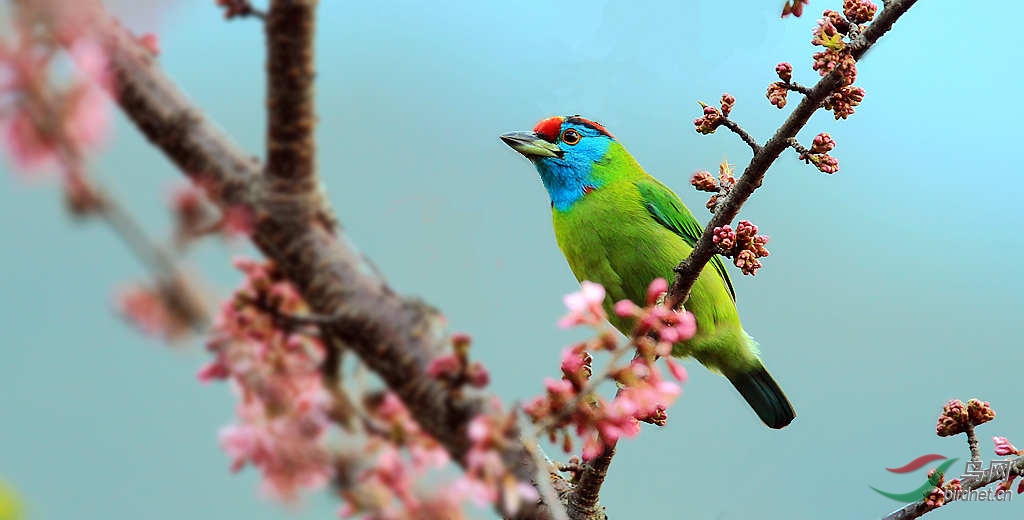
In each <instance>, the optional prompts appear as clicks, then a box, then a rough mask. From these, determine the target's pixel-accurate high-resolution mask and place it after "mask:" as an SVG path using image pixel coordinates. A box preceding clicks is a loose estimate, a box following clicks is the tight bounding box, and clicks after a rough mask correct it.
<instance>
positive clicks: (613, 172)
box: [500, 115, 796, 429]
mask: <svg viewBox="0 0 1024 520" xmlns="http://www.w3.org/2000/svg"><path fill="white" fill-rule="evenodd" d="M500 139H501V140H502V141H504V142H505V144H507V145H508V146H510V147H511V148H512V149H513V150H515V151H517V152H519V153H520V154H522V155H523V156H525V157H526V158H527V159H529V160H530V162H532V163H533V165H534V166H535V167H536V169H537V172H538V173H539V174H540V180H541V182H542V183H543V184H544V187H545V188H546V190H547V193H548V196H549V198H550V200H551V214H552V221H553V224H554V230H555V239H556V242H557V243H558V247H559V249H561V251H562V253H563V255H564V256H565V259H566V261H568V263H569V267H570V269H571V270H572V272H573V274H574V275H575V276H576V279H577V281H579V282H580V283H582V282H584V281H587V280H589V281H591V282H595V283H599V284H601V285H602V286H604V288H605V294H606V296H605V300H604V302H603V306H604V308H605V310H606V311H607V314H608V320H609V321H610V322H611V324H612V325H613V326H614V327H615V328H617V329H618V330H619V331H621V332H622V333H623V334H626V335H627V336H628V335H629V334H630V332H631V331H632V329H633V325H634V323H633V322H632V319H630V318H622V317H620V316H618V315H616V314H615V312H613V307H614V304H615V302H618V301H620V300H624V299H625V300H630V301H632V302H634V303H635V304H637V305H640V306H643V305H645V304H646V300H647V289H648V287H649V285H650V284H651V282H652V281H654V280H655V279H657V278H665V279H667V280H671V279H672V277H673V276H674V272H673V268H674V267H675V266H677V265H678V264H679V262H680V261H682V260H683V259H684V258H686V257H687V256H688V255H689V254H690V252H691V251H692V250H693V247H694V245H695V244H696V243H697V241H698V239H699V238H700V235H701V233H702V231H703V227H702V226H701V225H700V224H699V223H698V222H697V219H696V218H694V216H693V214H692V213H691V212H690V210H689V209H688V208H687V207H686V205H685V204H683V201H682V200H680V198H679V196H678V195H676V193H675V192H673V191H672V190H671V189H669V188H668V187H667V186H665V185H664V184H662V183H661V182H660V181H659V180H658V179H656V178H654V177H652V176H651V175H649V174H648V173H647V172H646V171H645V170H644V169H643V168H642V167H641V166H640V164H639V163H638V162H637V161H636V159H634V158H633V156H632V155H631V154H630V153H629V152H628V151H626V148H625V147H624V146H623V145H622V144H621V143H620V142H619V141H618V140H617V139H616V138H615V137H614V136H613V135H612V134H611V133H610V132H609V131H608V130H607V129H606V128H605V127H604V126H603V125H601V124H600V123H597V122H595V121H592V120H589V119H586V118H584V117H581V116H579V115H573V116H555V117H550V118H547V119H544V120H542V121H540V122H539V123H537V125H536V126H535V127H534V128H533V131H529V132H509V133H506V134H502V135H501V136H500ZM684 306H685V309H686V310H687V311H689V312H691V313H692V314H693V316H694V318H695V319H696V323H697V332H696V334H695V335H694V336H693V337H692V338H690V339H688V340H686V341H682V342H679V343H677V344H675V345H673V348H672V355H673V356H674V357H680V358H686V357H692V358H694V359H696V360H697V361H698V362H699V363H701V364H702V365H704V366H705V367H707V368H708V369H709V370H711V371H712V372H716V373H719V374H721V375H723V376H725V378H726V379H728V380H729V381H730V382H731V383H732V385H733V386H734V387H735V388H736V390H737V391H739V394H740V395H741V396H742V397H743V398H744V399H745V400H746V402H747V403H748V404H749V405H750V407H751V408H752V409H753V410H754V412H755V413H756V414H757V416H758V417H759V418H760V419H761V421H763V422H764V423H765V425H767V426H768V427H770V428H774V429H780V428H784V427H786V426H787V425H789V424H790V423H791V422H792V421H793V419H794V418H795V417H796V413H795V412H794V410H793V406H792V405H791V404H790V402H789V399H788V398H787V397H786V395H785V393H783V391H782V389H781V388H780V387H779V385H778V383H777V382H776V381H775V379H774V378H773V377H772V376H771V374H770V373H769V372H768V370H767V369H766V368H765V365H764V362H763V361H762V360H761V357H760V352H759V349H758V344H757V342H755V341H754V339H753V338H752V337H751V336H750V335H749V334H747V333H746V331H745V330H744V329H743V326H742V324H741V323H740V317H739V313H738V311H737V309H736V293H735V290H734V289H733V286H732V281H731V280H730V279H729V274H728V272H727V271H726V268H725V264H724V263H723V262H722V258H721V257H720V256H718V255H715V256H713V257H712V259H711V261H710V262H708V264H707V265H706V266H705V267H704V269H703V270H702V271H701V273H700V275H699V277H698V278H697V281H696V282H695V283H694V285H693V288H692V289H691V290H690V297H689V300H687V302H686V303H685V305H684Z"/></svg>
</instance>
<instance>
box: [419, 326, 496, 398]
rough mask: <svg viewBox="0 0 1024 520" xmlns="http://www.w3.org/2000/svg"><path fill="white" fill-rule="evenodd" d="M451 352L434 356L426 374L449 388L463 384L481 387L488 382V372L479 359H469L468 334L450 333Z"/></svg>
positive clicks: (469, 339)
mask: <svg viewBox="0 0 1024 520" xmlns="http://www.w3.org/2000/svg"><path fill="white" fill-rule="evenodd" d="M451 342H452V351H453V352H452V353H451V354H446V355H444V356H440V357H438V358H435V359H434V360H433V361H431V362H430V365H429V366H427V374H428V375H429V376H431V377H434V378H436V379H439V380H441V381H443V382H445V384H447V385H449V386H450V387H451V388H454V389H458V388H461V387H463V386H465V385H469V386H472V387H474V388H483V387H485V386H487V384H488V383H489V382H490V374H488V372H487V369H486V368H484V366H483V365H482V364H481V363H480V362H479V361H473V362H470V361H469V347H470V344H471V343H472V338H470V336H469V334H463V333H458V334H452V336H451Z"/></svg>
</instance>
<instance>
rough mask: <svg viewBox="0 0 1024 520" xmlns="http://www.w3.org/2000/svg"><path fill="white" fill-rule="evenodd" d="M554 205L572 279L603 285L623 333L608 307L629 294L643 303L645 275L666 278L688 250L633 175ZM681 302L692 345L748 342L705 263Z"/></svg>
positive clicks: (627, 329)
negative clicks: (692, 328) (650, 206)
mask: <svg viewBox="0 0 1024 520" xmlns="http://www.w3.org/2000/svg"><path fill="white" fill-rule="evenodd" d="M552 213H553V221H554V227H555V237H556V239H557V241H558V247H559V248H561V250H562V253H563V254H564V255H565V258H566V260H568V262H569V267H570V268H571V269H572V271H573V273H574V274H575V275H576V278H577V279H578V280H580V281H583V280H590V281H593V282H597V283H600V284H601V285H603V286H604V287H605V290H606V291H607V293H608V297H607V298H606V299H605V308H606V309H607V310H608V314H609V319H610V321H611V322H612V324H613V325H615V327H616V328H618V329H619V330H620V331H622V332H623V333H624V334H629V332H630V331H631V329H632V323H629V322H626V321H624V320H621V319H619V318H618V317H617V316H615V315H614V313H613V312H612V310H611V307H612V305H614V302H617V301H619V300H622V299H629V300H632V301H633V302H635V303H637V304H638V305H644V303H645V300H646V296H647V287H648V285H649V284H650V282H651V281H652V280H654V279H655V278H658V277H663V278H665V279H666V280H668V281H669V282H671V281H672V280H673V279H674V276H675V274H674V272H673V271H672V269H673V268H674V267H675V266H676V265H678V264H679V262H680V261H682V260H683V259H684V258H686V256H687V255H689V254H690V251H691V250H692V248H691V247H690V245H689V244H687V243H686V242H685V241H684V240H683V239H682V237H680V236H679V235H677V234H675V233H674V232H672V231H671V230H669V229H668V228H666V227H664V226H662V225H661V224H659V223H658V222H657V221H656V220H655V219H654V218H653V217H652V216H651V214H650V213H649V212H648V210H647V208H646V207H645V206H644V204H643V201H642V199H641V196H640V192H639V190H637V188H636V185H635V184H634V183H633V182H631V181H615V182H610V183H608V184H606V185H604V186H602V187H601V188H598V189H596V190H594V191H592V192H591V193H588V194H587V195H585V196H584V197H583V198H582V199H580V200H579V201H577V202H576V203H575V204H573V206H572V207H570V208H569V209H568V210H565V211H559V210H553V212H552ZM686 307H687V310H689V311H690V312H692V313H694V315H695V317H696V318H697V325H698V332H697V336H695V337H694V338H693V340H691V341H690V342H688V343H692V345H689V346H690V347H691V348H697V347H706V348H715V347H718V346H726V345H718V344H719V343H722V342H725V343H734V342H739V343H740V344H745V343H746V339H745V338H746V335H745V334H743V333H742V327H741V326H740V322H739V317H738V315H737V313H736V307H735V304H734V303H733V301H732V297H731V296H730V294H729V292H728V289H727V288H726V286H725V284H724V283H723V281H722V279H721V277H720V276H719V275H718V273H717V272H715V271H714V269H713V268H711V267H710V266H709V267H707V268H705V269H704V271H703V272H702V273H701V276H700V278H699V279H698V280H697V283H696V284H695V285H694V287H693V290H692V291H691V295H690V300H689V301H688V302H687V305H686ZM741 338H743V339H741ZM702 350H703V349H702ZM694 355H697V354H696V353H695V354H694ZM697 357H698V358H700V357H703V356H700V355H697Z"/></svg>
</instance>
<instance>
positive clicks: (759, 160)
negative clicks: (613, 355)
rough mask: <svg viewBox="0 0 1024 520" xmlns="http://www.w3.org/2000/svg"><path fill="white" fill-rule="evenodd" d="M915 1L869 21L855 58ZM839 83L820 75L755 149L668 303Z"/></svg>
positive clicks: (682, 266)
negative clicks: (717, 229) (783, 120)
mask: <svg viewBox="0 0 1024 520" xmlns="http://www.w3.org/2000/svg"><path fill="white" fill-rule="evenodd" d="M916 2H917V0H894V1H892V2H889V3H887V4H886V6H885V8H884V9H882V11H881V12H879V13H878V17H877V18H876V19H875V21H874V22H872V23H871V25H868V26H867V28H866V29H864V32H863V33H861V35H860V37H858V38H857V39H856V40H854V41H853V42H852V43H851V44H850V45H851V53H852V54H853V57H854V59H858V60H859V59H860V58H861V57H862V56H863V55H864V53H865V52H867V50H868V49H870V48H871V46H872V45H874V44H875V43H876V42H877V41H878V39H879V38H881V37H882V35H884V34H885V33H887V32H889V30H890V29H892V26H893V24H894V23H896V20H898V19H899V18H900V16H903V14H904V13H906V12H907V10H908V9H910V7H911V6H913V5H914V4H915V3H916ZM840 84H841V78H840V74H839V72H838V71H833V72H831V73H829V74H828V75H827V76H825V77H823V78H821V80H820V81H818V83H817V84H816V85H814V87H812V88H811V89H810V90H809V91H808V92H806V95H805V96H804V99H803V100H801V101H800V103H799V104H798V105H797V107H796V108H795V109H794V110H793V112H792V113H790V115H789V117H788V118H787V119H786V121H785V122H784V123H783V124H782V126H780V127H779V129H778V130H776V132H775V135H773V136H772V137H771V139H769V140H768V142H766V143H765V144H764V145H763V146H761V148H760V150H758V151H757V152H755V153H754V157H753V158H752V159H751V160H750V163H749V164H748V165H747V168H746V169H745V170H744V171H743V175H742V176H741V177H740V178H739V179H737V180H736V184H735V185H734V186H733V187H732V189H731V190H730V191H729V194H728V195H726V197H725V198H724V200H722V201H721V202H720V203H719V206H718V210H717V211H715V215H714V216H713V217H712V218H711V221H710V222H708V225H707V227H705V228H704V234H702V235H701V237H700V240H699V241H698V242H697V245H696V247H694V248H693V251H692V252H690V256H688V257H686V259H684V260H683V261H682V262H680V263H679V265H678V266H677V267H676V268H675V271H676V277H675V281H673V282H672V286H671V287H669V290H668V296H667V297H666V298H665V303H666V305H669V306H671V307H672V308H677V307H679V306H680V305H682V304H683V303H684V302H685V301H686V299H687V298H688V297H689V294H690V289H691V288H692V287H693V284H694V282H696V281H697V277H698V276H699V275H700V272H701V270H703V268H704V265H705V264H707V263H708V261H709V260H711V257H712V256H714V255H715V253H716V250H717V248H716V246H715V243H714V241H713V240H712V237H713V236H714V234H715V228H716V227H721V226H725V225H727V224H730V223H731V222H732V221H733V219H735V218H736V215H738V214H739V211H740V208H742V207H743V204H744V203H746V202H747V199H749V198H750V196H751V195H752V194H753V193H754V190H756V189H757V188H759V187H761V183H762V182H763V181H764V176H765V173H767V171H768V168H769V167H770V166H771V165H772V164H773V163H774V162H775V160H776V159H778V158H779V155H781V154H782V152H783V151H784V150H785V149H786V148H787V147H788V146H789V145H788V140H789V139H790V138H792V137H796V134H797V133H798V132H799V131H800V130H801V129H802V128H803V127H804V125H806V124H807V121H808V120H809V119H810V118H811V115H813V114H814V112H815V111H816V110H818V108H819V107H820V106H821V103H822V102H823V101H824V100H825V98H826V97H828V96H829V95H830V94H831V93H832V92H834V91H835V90H836V89H837V88H838V87H839V86H840ZM730 129H731V128H730ZM745 141H746V140H745ZM748 144H749V143H748ZM751 148H753V146H751Z"/></svg>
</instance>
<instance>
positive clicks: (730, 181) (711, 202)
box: [690, 161, 736, 213]
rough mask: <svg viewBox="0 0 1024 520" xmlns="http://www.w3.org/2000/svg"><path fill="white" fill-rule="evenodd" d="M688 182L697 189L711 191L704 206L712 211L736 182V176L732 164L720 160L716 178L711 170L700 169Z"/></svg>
mask: <svg viewBox="0 0 1024 520" xmlns="http://www.w3.org/2000/svg"><path fill="white" fill-rule="evenodd" d="M690 184H692V185H693V187H694V188H696V189H697V191H706V192H709V193H713V194H714V195H712V196H711V197H710V198H709V199H708V202H707V204H705V207H706V208H708V211H710V212H712V213H714V212H715V210H717V209H718V203H719V202H720V201H721V200H722V198H724V197H725V196H726V195H727V194H728V193H729V190H731V189H732V187H733V186H734V185H735V184H736V177H734V176H733V168H732V165H731V164H729V162H728V161H722V162H721V163H720V164H719V165H718V178H717V179H716V178H715V177H714V176H713V175H711V172H709V171H707V170H701V171H699V172H697V173H694V174H693V177H691V178H690Z"/></svg>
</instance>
